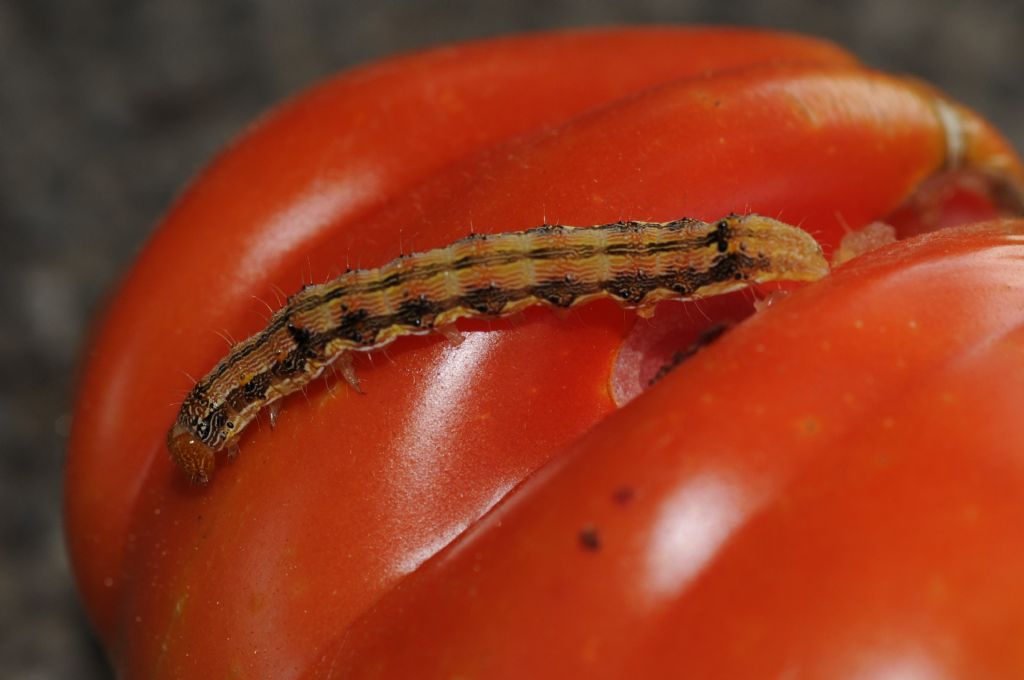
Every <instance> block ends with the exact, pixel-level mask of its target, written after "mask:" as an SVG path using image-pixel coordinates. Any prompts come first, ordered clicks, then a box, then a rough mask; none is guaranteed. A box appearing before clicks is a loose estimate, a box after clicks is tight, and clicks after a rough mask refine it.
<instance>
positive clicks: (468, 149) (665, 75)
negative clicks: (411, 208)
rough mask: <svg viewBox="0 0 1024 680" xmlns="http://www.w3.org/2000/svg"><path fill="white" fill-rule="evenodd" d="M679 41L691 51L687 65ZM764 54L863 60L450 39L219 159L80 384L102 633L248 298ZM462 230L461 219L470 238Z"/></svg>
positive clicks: (554, 39) (113, 318) (301, 108)
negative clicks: (418, 197)
mask: <svg viewBox="0 0 1024 680" xmlns="http://www.w3.org/2000/svg"><path fill="white" fill-rule="evenodd" d="M741 45H742V48H743V49H737V48H738V47H739V46H741ZM681 50H685V51H686V53H687V55H688V57H687V59H685V60H680V59H678V55H679V53H680V51H681ZM765 60H779V61H782V62H797V63H820V64H836V65H852V64H853V63H855V62H854V60H853V58H852V57H851V56H849V55H848V54H846V53H845V52H843V51H842V50H839V49H837V48H835V47H834V46H831V45H829V44H827V43H823V42H821V41H816V40H813V39H807V38H800V37H797V36H784V35H775V34H768V33H758V32H752V31H736V30H728V29H721V30H702V29H650V30H628V31H617V30H611V31H586V32H579V33H564V34H553V35H539V36H525V37H517V38H508V39H501V40H495V41H487V42H482V43H476V44H468V45H463V46H454V47H445V48H441V49H438V50H434V51H431V52H426V53H423V54H419V55H412V56H409V57H400V58H396V59H393V60H390V61H385V62H382V63H380V64H378V65H373V66H368V67H365V68H362V69H358V70H356V71H354V72H352V73H350V74H346V75H343V76H341V77H339V78H337V79H335V80H332V81H329V82H327V83H326V84H324V85H322V86H320V87H318V88H316V89H314V90H312V91H311V92H309V93H307V94H305V95H303V96H302V97H300V98H298V99H296V100H294V101H292V102H290V103H288V104H287V105H285V106H284V107H282V108H281V109H280V110H279V111H277V112H276V113H275V114H274V115H272V116H270V117H267V118H265V119H264V120H262V121H260V122H259V123H258V124H257V125H256V126H255V127H254V128H253V129H252V130H250V131H248V132H247V133H246V134H245V135H244V137H242V138H241V139H240V140H239V141H238V142H236V143H235V144H234V145H232V146H231V147H230V148H229V149H228V150H227V151H226V152H225V153H223V154H222V155H221V156H220V157H218V158H217V159H216V160H215V161H214V163H213V164H212V165H211V166H210V167H209V168H208V169H206V170H205V171H204V172H203V174H202V175H201V177H199V178H198V179H197V181H196V182H195V183H194V184H193V185H192V186H191V187H190V188H189V189H188V191H187V192H186V193H185V194H184V195H183V196H182V198H181V199H180V200H179V201H178V202H177V204H176V205H175V207H174V209H173V210H172V211H171V213H170V214H169V215H168V217H167V219H166V220H165V222H164V223H163V224H162V225H161V226H160V228H159V229H158V231H157V232H156V234H155V235H154V236H153V239H152V240H151V242H150V243H149V244H148V245H147V247H146V249H145V251H144V252H143V253H142V255H141V257H140V260H139V262H138V263H137V264H136V265H135V266H134V267H133V269H132V271H131V272H130V273H129V275H128V277H127V279H126V280H125V282H124V284H123V285H122V286H121V288H120V290H119V292H118V294H117V296H116V297H115V298H114V299H113V300H112V302H111V306H110V308H109V309H108V310H107V312H106V315H105V318H104V320H103V323H102V324H101V325H100V327H99V329H98V333H97V336H96V337H95V339H94V340H93V342H92V343H91V346H90V349H89V354H88V357H87V363H86V370H85V372H84V375H83V378H82V383H81V386H80V388H79V398H78V403H77V405H76V411H75V426H74V428H73V430H72V441H71V445H70V456H69V459H68V467H67V473H66V474H67V483H66V507H67V511H66V516H67V524H68V531H67V535H68V543H69V549H70V552H71V556H72V560H73V561H74V563H75V571H76V575H77V577H78V584H79V589H80V591H81V592H82V595H83V597H84V598H85V600H86V602H87V608H88V610H89V612H90V615H91V616H92V618H93V621H94V623H95V625H96V626H97V628H98V629H99V632H100V634H101V636H103V637H104V638H106V639H108V640H110V639H111V637H112V636H113V635H114V629H115V627H116V625H117V624H116V623H115V618H116V616H117V614H116V609H117V606H118V605H117V601H118V599H119V597H120V591H121V584H122V583H123V581H124V578H125V574H124V573H123V571H122V566H121V561H122V559H123V555H124V554H125V550H126V549H129V550H130V549H131V548H130V545H129V542H130V538H131V535H132V530H131V526H130V525H131V523H132V521H131V518H132V516H133V508H134V506H135V505H136V504H137V503H138V502H139V498H140V495H141V494H144V493H145V487H146V486H147V483H146V481H145V479H146V476H147V475H148V474H150V466H151V465H152V464H153V463H154V461H156V462H157V464H158V465H159V466H161V467H164V468H165V467H166V462H167V461H166V457H165V456H164V455H163V449H164V442H163V436H164V433H165V431H166V428H167V424H168V423H169V422H171V420H172V419H173V415H174V407H173V404H172V402H173V401H174V400H176V399H180V398H181V397H182V395H183V394H184V391H185V390H187V389H188V387H189V383H188V381H187V377H186V376H187V374H189V373H192V374H195V373H201V372H202V371H204V370H205V369H206V368H208V367H209V366H211V365H212V364H213V362H215V361H216V360H217V359H218V358H219V356H220V355H222V354H223V352H224V349H225V348H224V345H223V343H222V342H221V341H220V340H218V339H217V336H216V334H215V331H214V330H213V329H216V330H217V331H222V332H226V333H229V334H231V335H234V336H235V337H244V336H246V335H248V334H250V333H252V332H255V331H257V330H258V329H259V328H260V326H261V322H262V319H261V317H260V313H261V312H260V309H261V308H260V303H259V302H255V301H254V300H253V297H254V296H255V297H256V298H258V299H260V300H273V296H274V286H277V287H279V288H280V289H282V290H285V291H292V290H295V289H296V288H298V287H299V286H300V285H301V284H302V283H303V282H304V281H306V280H309V278H310V277H313V276H317V277H319V278H324V277H327V276H329V275H330V273H331V272H332V271H333V272H337V270H338V268H339V267H341V266H344V264H345V262H346V258H352V259H354V260H355V262H353V263H352V264H353V265H356V266H369V265H371V264H374V263H376V264H380V263H383V262H384V261H387V260H388V259H391V258H393V257H394V256H395V255H396V254H397V253H398V252H399V247H400V245H401V244H402V243H403V241H402V232H401V231H400V230H397V231H395V230H392V231H390V232H388V233H385V234H378V233H374V232H370V231H367V230H362V231H359V230H356V231H355V232H353V228H354V227H358V225H359V224H360V222H361V221H362V220H363V219H364V218H365V216H366V215H367V214H372V212H373V210H374V209H376V208H379V207H380V206H381V205H383V204H386V203H387V202H388V201H389V200H391V199H392V198H394V197H395V196H399V195H401V194H402V193H403V192H404V191H406V190H408V188H409V187H411V186H414V185H415V184H417V183H418V182H421V181H423V179H425V178H427V177H429V176H430V175H431V174H432V173H434V172H436V171H437V170H438V169H439V168H443V167H444V166H446V165H448V164H450V163H452V162H454V161H456V160H458V159H459V158H463V157H466V156H470V155H472V154H473V153H475V152H477V151H479V150H480V149H482V148H486V147H487V146H489V145H491V144H494V143H496V142H497V141H500V140H501V139H504V138H507V137H510V136H514V135H518V134H523V133H525V132H528V131H530V130H534V129H537V128H543V127H544V126H547V125H553V124H556V123H558V122H560V121H563V120H565V119H567V118H570V117H572V116H574V115H578V114H579V113H581V112H584V111H586V110H588V109H590V108H592V107H594V106H599V105H600V104H602V103H603V102H605V101H608V100H615V99H618V98H620V97H623V96H626V95H628V94H630V93H631V92H634V91H638V90H643V89H645V88H647V87H651V86H653V85H656V84H658V83H661V82H664V81H666V80H672V79H675V78H679V77H684V76H687V75H692V74H695V73H702V72H705V71H706V72H712V71H715V70H719V69H729V68H735V67H738V66H741V65H744V64H752V63H758V62H761V61H765ZM553 62H556V63H558V64H559V68H558V69H555V70H553V69H552V68H551V64H552V63H553ZM510 99H512V100H513V101H514V107H512V106H510V104H509V100H510ZM324 140H330V142H329V143H325V141H324ZM463 224H464V221H463V222H460V224H459V225H451V226H452V229H453V230H461V231H459V232H458V233H459V235H460V236H461V235H464V234H465V230H464V226H463ZM409 226H411V225H407V227H406V228H407V229H408V228H409ZM526 226H533V225H526ZM414 235H415V233H414ZM332 238H333V240H332ZM356 243H358V244H359V252H358V253H353V244H356ZM442 243H443V242H442ZM415 245H416V246H417V247H420V245H421V244H419V243H415ZM364 250H367V251H368V252H366V253H365V254H364V253H363V251H364ZM311 270H312V271H311ZM172 357H173V364H174V369H173V370H172V371H167V370H165V369H166V363H167V361H168V360H170V359H171V358H172ZM127 413H131V414H132V415H131V417H130V418H129V420H130V422H128V423H126V422H125V421H126V414H127Z"/></svg>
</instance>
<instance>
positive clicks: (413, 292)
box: [167, 215, 828, 484]
mask: <svg viewBox="0 0 1024 680" xmlns="http://www.w3.org/2000/svg"><path fill="white" fill-rule="evenodd" d="M827 273H828V264H827V263H826V261H825V259H824V257H823V256H822V252H821V248H820V247H819V246H818V244H817V242H815V240H814V239H813V238H812V237H811V236H810V235H809V234H807V233H806V232H804V231H802V230H800V229H798V228H796V227H793V226H790V225H787V224H784V223H782V222H779V221H777V220H774V219H771V218H767V217H762V216H759V215H729V216H727V217H724V218H722V219H721V220H718V221H716V222H700V221H698V220H692V219H680V220H674V221H671V222H615V223H611V224H602V225H598V226H594V227H584V228H577V227H566V226H542V227H537V228H535V229H528V230H526V231H517V232H508V233H502V234H494V235H483V234H479V235H474V236H470V237H468V238H464V239H461V240H459V241H456V242H454V243H452V244H451V245H449V246H447V247H444V248H437V249H435V250H429V251H426V252H422V253H415V254H412V255H408V256H404V257H400V258H398V259H396V260H392V261H391V262H389V263H387V264H385V265H384V266H382V267H379V268H376V269H360V270H351V271H348V272H346V273H345V274H342V275H341V276H339V277H338V278H336V279H334V280H332V281H329V282H327V283H324V284H319V285H311V286H306V287H305V288H303V289H302V290H301V291H300V292H298V293H296V294H295V295H293V296H292V297H291V298H289V300H288V302H287V304H286V305H285V306H284V307H283V308H281V309H280V310H278V311H277V312H276V313H275V314H274V315H273V316H272V317H271V319H270V322H269V323H268V325H267V327H266V328H265V329H264V330H263V331H261V332H260V333H257V334H256V335H253V336H252V337H250V338H249V339H247V340H245V341H243V342H240V343H238V344H237V345H235V346H234V347H232V348H231V351H230V352H229V353H228V354H227V356H225V357H224V358H223V359H221V360H220V361H219V362H218V363H217V365H216V366H214V367H213V369H212V370H211V371H210V372H209V373H208V374H207V375H206V376H205V377H204V378H202V379H201V380H200V381H199V382H197V383H196V385H195V386H194V387H193V388H192V391H191V392H190V393H189V394H188V396H187V397H186V398H185V401H184V403H183V404H182V406H181V410H180V412H179V413H178V418H177V420H176V422H175V424H174V426H173V427H172V428H171V431H170V433H169V434H168V438H167V443H168V448H169V450H170V453H171V456H172V458H173V459H174V461H175V462H176V463H177V464H178V466H179V467H180V468H181V470H182V471H183V472H184V473H185V475H186V476H187V477H188V479H189V480H190V481H191V482H193V483H198V484H205V483H207V482H209V480H210V478H211V476H212V474H213V469H214V465H215V461H216V456H215V453H216V452H217V451H219V450H221V449H224V448H225V447H227V446H229V445H231V444H232V443H233V442H234V440H235V439H236V438H237V437H238V435H239V434H240V433H241V432H242V431H243V430H244V429H245V427H246V425H248V424H249V423H250V422H251V421H252V420H253V418H255V417H256V414H257V413H258V412H259V411H260V409H262V408H263V407H265V406H267V405H269V404H271V403H273V402H275V401H277V400H278V399H280V398H281V397H284V396H285V395H288V394H290V393H292V392H295V391H296V390H299V389H301V388H302V387H303V386H305V385H307V384H308V383H309V382H311V381H312V380H314V379H316V378H317V377H318V376H319V375H320V374H321V373H322V372H323V370H324V369H325V368H326V367H327V366H329V365H330V364H331V363H332V362H334V361H336V360H337V359H338V358H339V357H341V356H343V355H344V353H346V352H351V351H363V352H365V351H370V350H374V349H377V348H379V347H383V346H384V345H386V344H388V343H390V342H392V341H393V340H395V339H396V338H399V337H401V336H403V335H417V334H424V333H429V332H431V331H433V330H435V329H441V328H444V327H447V326H450V324H452V323H453V322H454V321H455V320H457V319H460V318H464V317H491V318H494V317H503V316H508V315H511V314H514V313H516V312H518V311H520V310H522V309H524V308H526V307H530V306H533V305H548V306H551V307H561V308H566V307H572V306H574V305H579V304H583V303H586V302H588V301H591V300H595V299H598V298H611V299H612V300H615V301H616V302H618V303H620V304H622V305H624V306H626V307H643V308H649V307H651V306H653V305H654V304H655V303H657V302H659V301H662V300H690V299H695V298H701V297H708V296H712V295H720V294H723V293H727V292H730V291H734V290H737V289H740V288H743V287H745V286H748V285H750V284H752V283H761V282H765V281H772V280H791V281H808V280H814V279H818V278H821V277H822V276H824V275H826V274H827Z"/></svg>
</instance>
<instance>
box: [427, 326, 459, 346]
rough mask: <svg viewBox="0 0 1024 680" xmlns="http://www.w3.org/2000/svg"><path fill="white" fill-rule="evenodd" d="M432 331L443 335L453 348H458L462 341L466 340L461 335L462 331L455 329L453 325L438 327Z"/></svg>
mask: <svg viewBox="0 0 1024 680" xmlns="http://www.w3.org/2000/svg"><path fill="white" fill-rule="evenodd" d="M434 330H435V331H437V332H438V333H439V334H441V335H443V336H444V337H445V339H447V340H448V342H449V343H451V344H452V346H454V347H458V346H459V345H461V344H462V341H463V340H465V339H466V336H464V335H463V334H462V331H460V330H459V329H458V328H456V327H455V324H448V325H445V326H438V327H437V328H435V329H434Z"/></svg>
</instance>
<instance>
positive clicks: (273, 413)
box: [267, 401, 281, 430]
mask: <svg viewBox="0 0 1024 680" xmlns="http://www.w3.org/2000/svg"><path fill="white" fill-rule="evenodd" d="M280 412H281V402H280V401H272V402H270V404H268V405H267V420H269V421H270V429H271V430H273V429H274V428H275V427H277V414H279V413H280Z"/></svg>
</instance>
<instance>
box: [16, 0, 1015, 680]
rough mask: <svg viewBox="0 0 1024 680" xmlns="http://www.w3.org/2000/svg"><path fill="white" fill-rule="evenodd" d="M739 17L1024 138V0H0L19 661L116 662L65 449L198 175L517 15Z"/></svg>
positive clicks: (561, 21) (562, 22)
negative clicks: (70, 491)
mask: <svg viewBox="0 0 1024 680" xmlns="http://www.w3.org/2000/svg"><path fill="white" fill-rule="evenodd" d="M636 22H665V23H667V22H689V23H737V24H748V25H761V26H769V27H778V28H786V29H789V30H795V31H801V32H808V33H814V34H817V35H820V36H824V37H827V38H832V39H834V40H836V41H838V42H841V43H842V44H844V45H846V46H847V47H849V48H850V49H852V50H853V51H854V52H856V53H857V54H859V55H860V56H861V57H862V58H863V59H864V60H865V61H866V62H867V63H869V64H871V65H873V66H876V67H879V68H883V69H886V70H891V71H902V72H907V73H913V74H916V75H918V76H920V77H922V78H925V79H927V80H930V81H932V82H934V83H936V84H937V85H939V86H940V87H942V88H943V89H945V90H946V91H947V92H949V93H950V94H952V95H953V96H955V97H956V98H958V99H960V100H961V101H964V102H966V103H969V104H970V105H972V106H974V107H975V108H976V109H978V110H980V111H981V112H982V113H983V114H984V115H986V116H987V117H989V118H990V119H991V120H993V121H994V122H996V123H997V124H998V125H999V126H1000V127H1001V128H1002V129H1003V130H1004V132H1005V133H1006V134H1007V135H1009V136H1010V138H1011V139H1012V140H1013V141H1014V142H1015V144H1016V146H1017V148H1018V149H1022V148H1024V78H1022V76H1021V74H1022V73H1024V3H1022V2H1020V1H1019V0H1006V1H1005V2H995V1H990V2H980V1H975V2H971V3H967V2H954V1H946V2H940V1H934V0H917V1H912V0H866V1H854V0H846V1H839V0H833V2H830V3H813V2H802V1H798V0H774V2H770V3H768V2H761V1H759V0H748V1H739V2H731V3H729V2H718V3H713V2H700V1H698V0H629V1H628V2H611V1H603V0H545V1H544V2H541V1H540V0H524V1H521V2H510V3H507V4H496V3H489V2H482V1H479V0H478V1H468V0H450V1H449V2H411V1H408V2H398V1H394V0H391V1H389V0H373V1H372V2H371V1H368V0H348V1H341V0H337V1H334V2H331V1H328V0H303V1H301V2H298V1H293V2H285V1H283V0H280V1H276V2H275V1H274V0H255V1H251V2H243V1H242V0H222V1H219V2H218V1H216V0H156V1H153V2H146V3H141V2H140V3H135V2H128V1H126V0H94V1H93V2H88V3H86V2H73V1H71V0H68V1H66V2H61V1H60V0H0V676H2V677H11V678H44V677H45V678H65V677H66V678H83V679H87V678H94V677H95V678H102V677H110V676H111V671H110V669H109V668H108V667H107V666H106V665H105V662H104V660H103V657H102V654H101V652H100V651H99V650H98V649H97V647H96V645H95V643H94V642H93V641H92V638H91V636H90V632H89V629H88V625H87V624H86V622H85V619H84V616H83V614H82V612H81V610H80V608H79V606H78V604H77V603H76V600H75V597H74V593H73V589H72V586H71V579H70V575H69V568H68V564H67V560H66V557H65V555H64V549H63V539H62V537H61V520H60V486H61V478H60V475H61V467H62V464H63V460H64V455H65V453H64V448H65V444H66V437H67V432H68V427H69V424H70V415H69V413H70V401H71V398H72V390H73V385H74V381H75V363H76V357H77V354H78V352H79V348H80V345H81V342H82V340H83V338H84V336H85V334H86V333H87V329H88V324H89V319H90V318H91V317H92V316H93V314H94V313H95V312H96V310H97V309H98V307H99V306H100V305H101V304H102V301H103V299H104V296H105V295H106V294H108V293H109V291H110V290H111V288H112V286H114V285H115V283H116V281H117V278H118V276H119V275H120V273H121V272H122V271H123V270H124V268H125V267H126V266H127V265H128V263H129V262H130V261H131V260H132V258H133V257H134V255H135V254H136V253H137V252H138V250H139V248H140V247H141V246H142V244H143V242H144V241H145V239H146V236H147V235H148V234H149V232H150V231H151V229H152V228H153V226H154V224H155V222H156V220H157V219H158V217H159V215H160V214H161V212H162V211H163V210H164V209H165V208H166V206H167V205H168V203H169V202H170V200H171V199H172V197H173V196H174V194H175V193H176V192H177V191H179V190H180V188H181V187H182V186H183V185H184V184H185V183H186V182H187V181H188V179H189V177H190V176H191V175H192V174H193V173H194V172H195V171H196V170H197V168H199V167H200V166H201V164H203V163H204V162H205V161H206V160H208V159H209V158H210V157H211V155H212V154H213V153H214V152H215V151H216V149H217V148H218V147H219V146H221V145H222V144H224V143H225V142H226V141H227V140H229V139H230V138H231V137H232V136H233V135H234V134H236V133H237V132H238V131H239V130H240V129H241V128H242V127H243V126H244V125H245V124H246V122H247V121H249V120H251V119H252V118H253V117H254V116H256V115H257V114H258V113H259V112H261V111H262V110H264V109H266V108H267V107H268V106H270V105H272V104H273V103H274V102H276V101H278V100H280V99H281V98H283V97H286V96H288V95H289V94H292V93H294V92H296V91H298V90H300V89H302V88H303V87H305V86H307V85H309V84H311V83H313V82H314V81H316V80H317V79H319V78H321V77H323V76H325V75H327V74H330V73H333V72H335V71H337V70H339V69H344V68H346V67H349V66H352V65H354V64H358V63H360V62H364V61H367V60H370V59H373V58H376V57H380V56H383V55H387V54H390V53H392V52H395V51H399V50H408V49H414V48H419V47H424V46H428V45H433V44H437V43H441V42H446V41H451V40H460V39H466V38H474V37H481V36H487V35H495V34H499V33H504V32H511V31H522V30H534V29H541V28H555V27H562V26H579V25H593V24H609V23H636Z"/></svg>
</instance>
